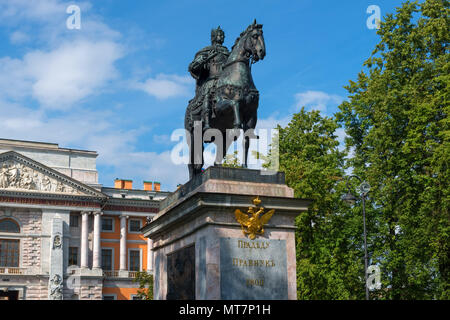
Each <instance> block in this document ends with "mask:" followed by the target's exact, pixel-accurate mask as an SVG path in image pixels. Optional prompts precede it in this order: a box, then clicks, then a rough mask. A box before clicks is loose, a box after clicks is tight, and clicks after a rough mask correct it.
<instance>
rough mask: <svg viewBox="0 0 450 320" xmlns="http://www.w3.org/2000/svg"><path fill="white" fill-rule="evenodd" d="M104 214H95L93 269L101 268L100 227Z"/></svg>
mask: <svg viewBox="0 0 450 320" xmlns="http://www.w3.org/2000/svg"><path fill="white" fill-rule="evenodd" d="M102 214H103V213H102V212H100V211H98V212H94V246H93V261H92V268H94V269H100V268H101V261H100V260H101V254H100V225H101V220H100V219H101V216H102Z"/></svg>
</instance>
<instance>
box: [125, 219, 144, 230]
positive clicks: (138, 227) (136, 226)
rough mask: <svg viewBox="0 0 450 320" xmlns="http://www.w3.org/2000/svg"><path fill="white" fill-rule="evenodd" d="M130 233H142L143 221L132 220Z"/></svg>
mask: <svg viewBox="0 0 450 320" xmlns="http://www.w3.org/2000/svg"><path fill="white" fill-rule="evenodd" d="M128 226H129V230H128V231H129V232H140V230H141V220H137V219H130V221H129V224H128Z"/></svg>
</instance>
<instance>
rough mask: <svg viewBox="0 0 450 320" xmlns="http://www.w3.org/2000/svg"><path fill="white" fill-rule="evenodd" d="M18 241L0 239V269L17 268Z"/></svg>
mask: <svg viewBox="0 0 450 320" xmlns="http://www.w3.org/2000/svg"><path fill="white" fill-rule="evenodd" d="M19 245H20V243H19V240H9V239H0V267H14V268H18V267H19Z"/></svg>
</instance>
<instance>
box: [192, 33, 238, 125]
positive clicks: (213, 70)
mask: <svg viewBox="0 0 450 320" xmlns="http://www.w3.org/2000/svg"><path fill="white" fill-rule="evenodd" d="M224 39H225V33H224V32H223V30H222V29H221V28H220V27H218V28H217V29H213V30H211V45H210V46H207V47H205V48H203V49H201V50H200V51H199V52H197V54H196V55H195V58H194V60H193V61H192V62H191V63H190V65H189V72H190V73H191V75H192V77H193V78H194V79H196V81H197V85H196V89H195V98H194V99H193V100H191V102H190V104H192V106H191V112H193V113H197V112H195V111H197V110H198V112H200V113H201V118H202V120H203V122H204V129H205V130H206V129H208V128H209V127H210V126H209V120H210V118H211V116H212V108H211V104H212V102H211V97H212V96H213V91H214V89H215V86H216V83H217V79H218V77H219V74H220V72H221V71H222V67H223V65H224V64H225V62H226V61H227V59H228V57H229V55H230V52H229V51H228V48H227V47H225V46H223V45H222V44H223V41H224Z"/></svg>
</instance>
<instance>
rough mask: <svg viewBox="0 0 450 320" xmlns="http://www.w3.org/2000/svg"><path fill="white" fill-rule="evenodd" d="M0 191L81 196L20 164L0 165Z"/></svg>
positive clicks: (12, 162) (7, 162) (4, 163)
mask: <svg viewBox="0 0 450 320" xmlns="http://www.w3.org/2000/svg"><path fill="white" fill-rule="evenodd" d="M0 189H8V190H29V191H39V192H51V193H64V194H66V193H67V194H75V195H82V194H83V193H81V192H80V191H79V190H77V189H75V188H73V187H71V186H69V185H67V184H65V183H63V182H61V181H59V180H57V179H54V178H52V177H48V176H47V175H45V174H43V173H42V172H40V171H37V170H35V169H33V168H30V167H28V166H25V165H24V164H22V163H19V162H15V161H12V160H8V161H5V162H2V163H0Z"/></svg>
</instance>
